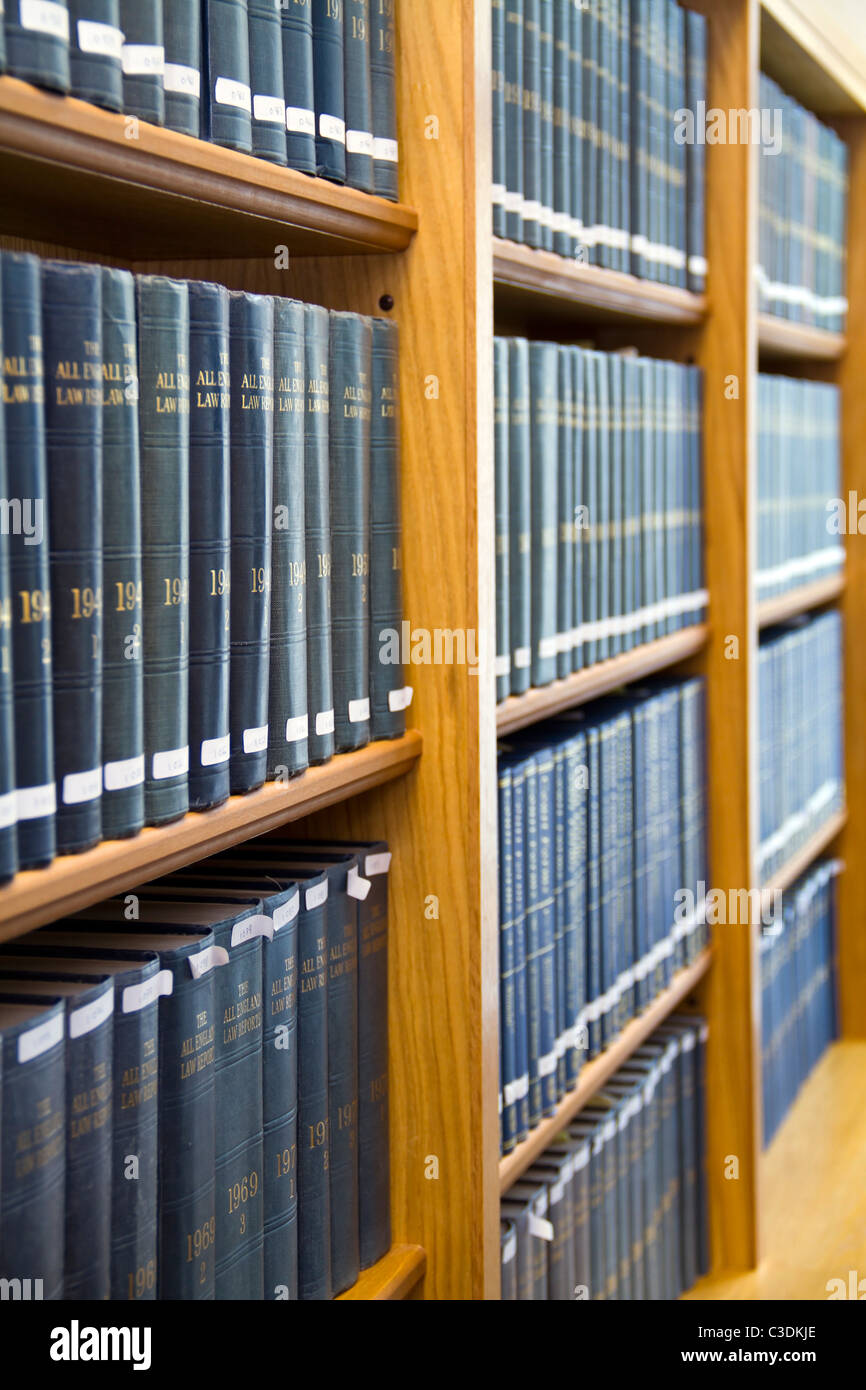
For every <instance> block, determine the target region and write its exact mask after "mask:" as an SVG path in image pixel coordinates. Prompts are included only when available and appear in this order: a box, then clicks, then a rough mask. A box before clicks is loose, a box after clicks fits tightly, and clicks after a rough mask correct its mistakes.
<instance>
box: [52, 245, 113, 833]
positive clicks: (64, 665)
mask: <svg viewBox="0 0 866 1390" xmlns="http://www.w3.org/2000/svg"><path fill="white" fill-rule="evenodd" d="M101 314H102V282H101V277H100V272H99V268H98V267H95V266H79V265H68V264H64V263H61V262H55V261H49V262H43V264H42V332H43V337H44V341H45V377H46V393H45V442H46V464H47V475H48V493H49V496H50V499H51V506H50V509H49V533H50V538H51V590H52V594H53V597H54V603H53V605H52V614H51V637H52V656H53V682H54V692H53V693H54V775H55V782H56V785H57V792H58V810H57V847H58V850H59V851H60V853H61V854H75V853H78V852H79V851H81V850H84V849H89V848H90V847H91V846H92V845H95V844H96V843H97V841H98V840H99V837H100V829H101V824H100V798H101V792H102V756H101V747H102V702H101V683H100V675H101V661H102V631H103V624H102V606H103V592H102V414H103V409H102V322H101Z"/></svg>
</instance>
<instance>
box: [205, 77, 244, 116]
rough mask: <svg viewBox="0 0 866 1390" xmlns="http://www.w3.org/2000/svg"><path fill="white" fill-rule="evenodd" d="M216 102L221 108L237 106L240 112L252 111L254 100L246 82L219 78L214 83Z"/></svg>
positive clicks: (230, 78)
mask: <svg viewBox="0 0 866 1390" xmlns="http://www.w3.org/2000/svg"><path fill="white" fill-rule="evenodd" d="M214 100H215V101H216V102H217V103H218V104H219V105H220V106H235V107H237V109H238V110H239V111H250V112H251V111H252V107H253V99H252V94H251V92H250V89H249V87H248V86H247V85H246V83H245V82H236V81H235V80H234V78H232V77H218V78H217V80H216V82H215V83H214Z"/></svg>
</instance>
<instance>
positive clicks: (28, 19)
mask: <svg viewBox="0 0 866 1390" xmlns="http://www.w3.org/2000/svg"><path fill="white" fill-rule="evenodd" d="M18 13H19V15H20V17H21V28H22V29H32V30H35V32H36V33H37V34H50V35H51V37H52V38H55V39H66V40H68V39H69V11H68V10H67V9H66V8H65V7H64V6H63V5H57V4H55V3H54V0H21V4H20V7H19V10H18Z"/></svg>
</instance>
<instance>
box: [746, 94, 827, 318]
mask: <svg viewBox="0 0 866 1390" xmlns="http://www.w3.org/2000/svg"><path fill="white" fill-rule="evenodd" d="M759 97H760V107H761V112H762V120H766V119H767V118H768V117H769V118H770V120H771V130H773V131H774V135H775V139H776V143H775V144H774V145H770V146H769V147H768V146H766V145H765V149H764V152H763V157H762V158H761V159H760V160H759V166H760V176H759V202H758V264H757V267H756V278H757V287H758V307H759V309H760V311H761V312H762V313H766V314H775V315H776V316H777V317H779V318H784V319H793V320H795V321H796V322H798V323H806V324H813V325H816V326H817V327H819V328H827V329H833V330H835V331H837V332H842V331H843V330H844V327H845V318H846V315H847V311H848V301H847V299H846V297H845V262H846V253H847V252H846V248H847V215H848V214H847V204H848V149H847V146H846V144H845V142H844V140H842V139H841V138H840V137H839V136H838V135H837V134H836V132H835V131H834V130H831V129H830V127H829V126H826V125H824V124H823V122H822V121H819V120H818V118H817V117H816V116H814V115H813V114H812V113H811V112H810V111H806V110H805V109H804V108H803V107H802V106H800V105H799V103H798V102H796V101H794V99H793V97H790V96H788V95H787V93H786V92H783V91H782V89H781V87H779V85H778V84H777V83H776V82H774V81H773V80H772V79H771V78H769V77H767V76H766V75H765V74H764V73H761V78H760V84H759Z"/></svg>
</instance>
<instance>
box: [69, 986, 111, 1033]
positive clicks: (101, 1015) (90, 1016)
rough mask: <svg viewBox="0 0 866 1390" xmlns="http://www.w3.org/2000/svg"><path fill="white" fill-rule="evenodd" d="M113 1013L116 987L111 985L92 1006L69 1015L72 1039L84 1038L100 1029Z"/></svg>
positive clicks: (85, 1005) (76, 1010) (88, 1005)
mask: <svg viewBox="0 0 866 1390" xmlns="http://www.w3.org/2000/svg"><path fill="white" fill-rule="evenodd" d="M113 1013H114V986H113V985H111V986H110V987H109V988H108V989H107V990H106V991H105V993H104V994H100V996H99V998H98V999H94V1000H93V1003H92V1004H84V1005H83V1006H82V1007H81V1008H80V1009H73V1010H72V1012H71V1013H70V1015H69V1036H70V1038H83V1037H84V1034H85V1033H92V1032H93V1030H94V1028H98V1027H99V1025H100V1023H104V1022H105V1020H106V1019H107V1018H110V1017H111V1015H112V1014H113Z"/></svg>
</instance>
